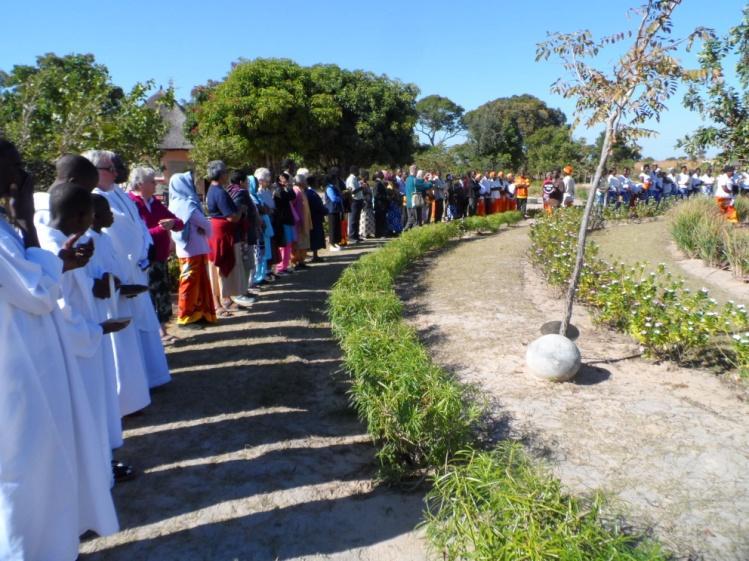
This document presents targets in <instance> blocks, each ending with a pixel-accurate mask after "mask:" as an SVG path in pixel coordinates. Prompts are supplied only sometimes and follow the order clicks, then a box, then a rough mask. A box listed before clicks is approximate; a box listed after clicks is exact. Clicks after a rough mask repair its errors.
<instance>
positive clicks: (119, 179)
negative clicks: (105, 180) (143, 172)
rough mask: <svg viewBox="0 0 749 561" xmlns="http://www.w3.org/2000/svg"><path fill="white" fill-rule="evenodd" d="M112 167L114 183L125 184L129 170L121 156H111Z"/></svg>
mask: <svg viewBox="0 0 749 561" xmlns="http://www.w3.org/2000/svg"><path fill="white" fill-rule="evenodd" d="M112 166H114V182H115V183H125V182H126V181H127V176H128V175H130V170H129V169H128V167H127V164H126V163H125V160H123V159H122V156H120V155H119V154H116V153H115V154H113V155H112ZM76 179H78V178H76Z"/></svg>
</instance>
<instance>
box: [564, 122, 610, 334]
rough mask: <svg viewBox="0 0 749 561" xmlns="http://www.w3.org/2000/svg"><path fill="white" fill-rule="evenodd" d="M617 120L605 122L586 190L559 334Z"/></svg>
mask: <svg viewBox="0 0 749 561" xmlns="http://www.w3.org/2000/svg"><path fill="white" fill-rule="evenodd" d="M616 121H617V115H616V114H614V115H612V116H611V117H610V118H609V120H608V121H607V122H606V134H605V135H604V137H603V146H602V147H601V157H600V159H599V160H598V167H597V168H596V173H595V175H594V176H593V183H592V184H591V185H590V189H589V191H588V200H587V202H586V203H585V211H584V212H583V220H582V222H581V223H580V233H579V234H578V236H577V256H576V258H575V268H574V269H573V271H572V277H571V278H570V285H569V287H568V288H567V298H566V300H565V302H564V318H563V319H562V325H561V326H560V327H559V334H560V335H562V336H565V337H566V335H567V328H568V327H569V325H570V319H572V307H573V306H574V304H575V293H576V292H577V285H578V284H579V282H580V273H581V272H582V270H583V265H584V262H585V241H586V238H587V237H588V222H589V221H590V213H591V211H592V210H593V205H594V203H595V199H596V189H597V188H598V183H599V182H600V181H601V177H603V171H604V169H605V168H606V160H607V159H608V155H609V150H610V149H611V139H612V138H611V137H612V136H613V134H614V124H615V123H616Z"/></svg>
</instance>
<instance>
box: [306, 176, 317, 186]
mask: <svg viewBox="0 0 749 561" xmlns="http://www.w3.org/2000/svg"><path fill="white" fill-rule="evenodd" d="M307 187H317V176H316V175H308V176H307Z"/></svg>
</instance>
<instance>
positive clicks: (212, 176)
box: [207, 160, 226, 181]
mask: <svg viewBox="0 0 749 561" xmlns="http://www.w3.org/2000/svg"><path fill="white" fill-rule="evenodd" d="M225 173H226V164H225V163H224V162H222V161H221V160H213V161H212V162H208V173H207V175H208V179H209V180H210V181H218V180H219V179H221V177H222V176H223V175H224V174H225Z"/></svg>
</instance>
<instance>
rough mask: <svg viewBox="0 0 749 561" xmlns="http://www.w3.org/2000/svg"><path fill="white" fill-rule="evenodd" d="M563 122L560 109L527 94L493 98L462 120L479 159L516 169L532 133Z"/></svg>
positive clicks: (558, 125) (564, 120)
mask: <svg viewBox="0 0 749 561" xmlns="http://www.w3.org/2000/svg"><path fill="white" fill-rule="evenodd" d="M566 120H567V118H566V116H565V115H564V113H563V112H562V111H561V110H559V109H552V108H550V107H549V106H547V105H546V104H545V103H544V102H543V101H541V100H540V99H538V98H537V97H534V96H532V95H529V94H523V95H515V96H512V97H502V98H499V99H495V100H494V101H490V102H488V103H485V104H484V105H481V106H480V107H478V108H476V109H474V110H473V111H469V112H468V113H466V115H465V117H464V121H465V124H466V127H467V129H468V133H469V139H470V141H471V142H473V143H475V146H476V153H477V155H478V156H480V157H484V158H487V157H488V158H489V159H490V160H496V161H497V164H501V165H504V166H512V167H516V168H517V167H519V166H520V165H521V164H522V162H523V161H524V159H525V156H526V153H527V148H528V144H527V141H528V138H529V137H530V136H531V135H532V134H533V133H534V132H536V131H537V130H539V129H541V128H544V127H560V126H562V125H564V124H565V122H566Z"/></svg>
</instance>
